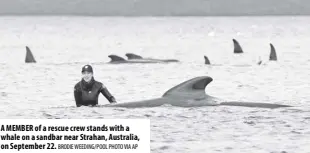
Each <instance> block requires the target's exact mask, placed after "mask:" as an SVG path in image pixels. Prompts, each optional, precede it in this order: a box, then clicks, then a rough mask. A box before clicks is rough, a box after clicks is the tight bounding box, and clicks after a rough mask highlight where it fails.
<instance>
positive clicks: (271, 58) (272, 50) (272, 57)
mask: <svg viewBox="0 0 310 153" xmlns="http://www.w3.org/2000/svg"><path fill="white" fill-rule="evenodd" d="M269 45H270V54H269V61H277V60H278V57H277V53H276V49H275V47H274V46H273V44H272V43H270V44H269ZM257 64H258V65H262V64H263V65H265V64H266V63H263V61H262V60H261V59H260V57H259V61H258V63H257Z"/></svg>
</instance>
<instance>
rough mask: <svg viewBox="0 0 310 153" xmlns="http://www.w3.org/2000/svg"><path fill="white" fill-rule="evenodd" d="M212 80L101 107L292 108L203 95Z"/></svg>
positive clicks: (201, 79)
mask: <svg viewBox="0 0 310 153" xmlns="http://www.w3.org/2000/svg"><path fill="white" fill-rule="evenodd" d="M212 81H213V78H212V77H210V76H198V77H194V78H192V79H189V80H187V81H184V82H182V83H180V84H178V85H176V86H174V87H172V88H171V89H169V90H167V91H166V92H165V93H164V94H163V95H162V97H159V98H153V99H148V100H140V101H134V102H122V103H114V104H106V105H102V106H103V107H125V108H141V107H159V106H162V105H171V106H178V107H202V106H239V107H258V108H271V109H273V108H281V107H292V106H289V105H282V104H271V103H262V102H239V101H225V100H221V99H219V98H216V97H213V96H210V95H208V94H206V93H205V88H206V86H207V85H208V84H210V82H212Z"/></svg>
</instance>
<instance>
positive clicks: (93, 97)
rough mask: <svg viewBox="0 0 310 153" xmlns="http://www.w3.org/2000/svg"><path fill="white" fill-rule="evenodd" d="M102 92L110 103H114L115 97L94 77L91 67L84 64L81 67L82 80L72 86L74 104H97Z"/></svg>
mask: <svg viewBox="0 0 310 153" xmlns="http://www.w3.org/2000/svg"><path fill="white" fill-rule="evenodd" d="M100 93H102V94H103V95H104V96H105V98H107V100H108V101H109V102H110V103H116V100H115V98H114V97H113V96H112V94H111V93H110V92H109V90H108V89H107V88H106V87H105V86H104V85H103V84H102V83H101V82H98V81H96V80H95V79H94V76H93V68H92V67H91V66H90V65H85V66H83V68H82V80H81V81H79V82H78V83H77V84H76V85H75V86H74V98H75V102H76V106H77V107H80V106H82V105H83V106H95V105H98V96H99V94H100Z"/></svg>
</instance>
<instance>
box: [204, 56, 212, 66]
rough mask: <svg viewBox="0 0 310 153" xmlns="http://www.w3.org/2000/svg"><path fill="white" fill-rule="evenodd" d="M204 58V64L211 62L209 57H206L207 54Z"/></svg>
mask: <svg viewBox="0 0 310 153" xmlns="http://www.w3.org/2000/svg"><path fill="white" fill-rule="evenodd" d="M204 58H205V64H208V65H210V64H211V63H210V60H209V58H208V57H207V56H204Z"/></svg>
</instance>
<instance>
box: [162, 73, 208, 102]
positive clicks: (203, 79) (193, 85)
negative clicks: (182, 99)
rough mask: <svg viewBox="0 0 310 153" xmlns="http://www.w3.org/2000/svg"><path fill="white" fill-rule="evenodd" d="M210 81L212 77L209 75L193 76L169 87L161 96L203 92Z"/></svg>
mask: <svg viewBox="0 0 310 153" xmlns="http://www.w3.org/2000/svg"><path fill="white" fill-rule="evenodd" d="M212 81H213V79H212V78H211V77H209V76H200V77H195V78H193V79H190V80H187V81H185V82H182V83H180V84H179V85H177V86H175V87H173V88H171V89H169V90H168V91H166V92H165V93H164V95H163V96H162V97H166V96H180V95H181V96H182V95H183V96H184V95H191V94H205V88H206V86H207V85H208V84H209V83H210V82H212Z"/></svg>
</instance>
